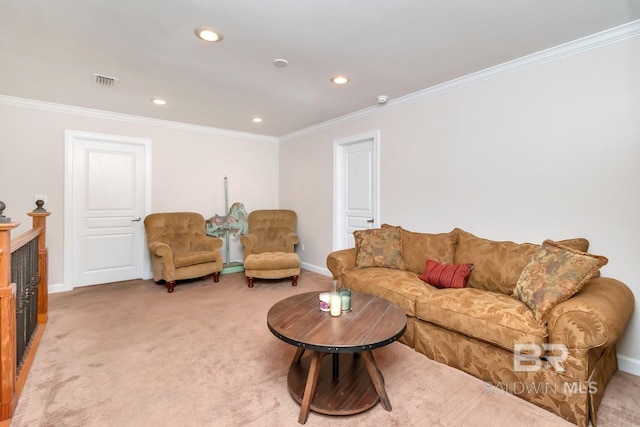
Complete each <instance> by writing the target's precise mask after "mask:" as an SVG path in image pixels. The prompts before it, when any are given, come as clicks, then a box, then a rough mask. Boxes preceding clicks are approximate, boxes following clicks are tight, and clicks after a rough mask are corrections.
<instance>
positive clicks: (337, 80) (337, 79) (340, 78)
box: [331, 76, 349, 85]
mask: <svg viewBox="0 0 640 427" xmlns="http://www.w3.org/2000/svg"><path fill="white" fill-rule="evenodd" d="M331 82H333V83H335V84H337V85H343V84H346V83H349V79H348V78H347V77H345V76H335V77H334V78H332V79H331Z"/></svg>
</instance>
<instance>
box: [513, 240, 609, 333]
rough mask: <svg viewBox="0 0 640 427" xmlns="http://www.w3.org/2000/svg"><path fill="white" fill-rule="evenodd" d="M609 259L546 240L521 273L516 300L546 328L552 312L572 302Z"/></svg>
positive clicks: (515, 292)
mask: <svg viewBox="0 0 640 427" xmlns="http://www.w3.org/2000/svg"><path fill="white" fill-rule="evenodd" d="M607 262H608V259H607V258H605V257H603V256H599V255H592V254H589V253H586V252H582V251H578V250H575V249H571V248H568V247H566V246H562V245H559V244H558V243H556V242H553V241H551V240H545V241H544V242H543V243H542V246H541V247H540V250H539V251H538V253H537V254H536V255H534V257H533V259H532V260H531V262H529V264H528V265H527V266H526V267H525V268H524V270H522V274H521V275H520V278H519V279H518V283H517V284H516V288H515V290H514V292H513V296H514V297H515V298H517V299H519V300H520V301H522V302H523V303H525V304H526V305H527V306H528V307H529V308H530V309H531V310H532V311H533V316H534V318H535V319H536V321H537V322H538V323H540V324H541V325H544V324H545V323H546V321H547V317H548V315H549V313H550V312H551V310H552V309H553V308H554V307H555V306H556V305H558V304H560V303H561V302H563V301H565V300H567V299H569V298H571V297H572V296H573V295H574V294H575V293H576V292H578V291H579V290H580V289H581V288H582V286H584V284H585V283H587V281H588V280H589V279H590V278H592V277H593V276H594V275H596V273H598V270H599V269H600V267H602V266H603V265H606V264H607Z"/></svg>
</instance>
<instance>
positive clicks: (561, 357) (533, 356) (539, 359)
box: [513, 343, 569, 372]
mask: <svg viewBox="0 0 640 427" xmlns="http://www.w3.org/2000/svg"><path fill="white" fill-rule="evenodd" d="M545 354H546V355H545ZM567 357H569V350H568V349H567V346H566V345H564V344H547V343H543V344H533V343H528V344H520V343H515V344H513V370H514V371H515V372H537V371H539V370H540V369H542V368H543V362H545V361H546V362H547V363H548V364H549V365H550V366H551V367H552V368H553V369H554V370H555V371H556V372H564V367H563V366H562V362H564V361H565V360H567ZM544 367H548V366H544Z"/></svg>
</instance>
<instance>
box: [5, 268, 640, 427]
mask: <svg viewBox="0 0 640 427" xmlns="http://www.w3.org/2000/svg"><path fill="white" fill-rule="evenodd" d="M298 283H299V284H298V286H297V287H292V286H291V285H290V282H288V281H273V282H270V281H263V280H258V281H256V284H255V287H254V288H253V289H249V288H247V286H246V283H245V279H244V276H243V274H242V273H235V274H230V275H224V276H222V277H221V279H220V282H219V283H216V284H214V283H213V282H212V280H211V279H208V280H206V281H194V282H190V283H186V284H180V285H178V286H177V287H176V290H175V292H174V293H173V294H168V293H167V292H166V289H165V288H164V287H163V286H158V285H156V284H154V283H153V282H152V281H132V282H122V283H115V284H108V285H100V286H92V287H86V288H80V289H76V290H74V291H72V292H67V293H62V294H54V295H51V296H50V299H49V313H50V315H49V316H50V317H49V319H50V320H49V324H48V325H47V328H46V330H45V334H44V337H43V339H42V342H41V344H40V349H39V350H38V354H37V356H36V359H35V361H34V365H33V367H32V370H31V373H30V375H29V378H28V380H27V383H26V385H25V388H24V391H23V393H22V397H21V400H20V402H19V404H18V407H17V409H16V413H15V416H14V418H13V421H12V423H11V425H12V426H13V427H18V426H83V427H89V426H101V427H102V426H119V427H120V426H154V427H155V426H261V427H262V426H278V427H280V426H296V425H299V424H298V423H297V418H298V413H299V409H300V406H299V405H298V404H297V403H296V402H295V401H294V400H293V399H292V398H291V397H290V396H289V393H288V391H287V385H286V381H287V380H286V376H287V370H288V365H289V363H290V361H291V358H292V356H293V353H294V348H293V347H292V346H290V345H288V344H286V343H284V342H282V341H280V340H278V339H277V338H275V337H274V336H273V335H272V334H271V333H270V332H269V330H268V329H267V326H266V315H267V311H268V309H269V308H270V307H271V305H272V304H274V303H275V302H277V301H279V300H280V299H282V298H285V297H287V296H289V295H292V294H294V293H301V292H308V291H312V290H320V289H328V288H329V285H330V279H329V278H328V277H324V276H321V275H318V274H315V273H311V272H308V271H303V272H302V275H301V276H300V279H299V282H298ZM375 355H376V360H377V362H378V365H379V367H380V370H381V371H382V373H383V375H384V377H385V382H386V387H387V392H388V394H389V398H390V400H391V403H392V405H393V410H392V411H391V412H387V411H385V410H384V409H383V408H382V407H381V406H380V405H377V406H375V407H374V408H372V409H371V410H369V411H367V412H365V413H362V414H358V415H353V416H349V417H331V416H326V415H320V414H316V413H313V412H312V413H311V414H310V415H309V420H308V422H307V424H306V425H308V426H310V427H313V426H371V425H378V426H483V427H487V426H515V425H518V426H523V425H532V426H533V425H536V426H567V425H571V424H569V423H567V422H565V421H563V420H562V419H561V418H559V417H557V416H555V415H553V414H551V413H550V412H547V411H545V410H542V409H540V408H538V407H536V406H534V405H532V404H529V403H527V402H525V401H524V400H522V399H519V398H517V397H514V396H511V395H508V394H505V393H502V392H493V393H492V392H490V391H489V388H488V387H487V386H486V384H485V383H483V382H482V381H480V380H478V379H476V378H474V377H471V376H469V375H467V374H465V373H463V372H460V371H458V370H455V369H453V368H450V367H447V366H445V365H442V364H439V363H435V362H433V361H431V360H429V359H428V358H426V357H425V356H423V355H421V354H419V353H416V352H414V351H413V350H411V349H410V348H408V347H406V346H404V345H402V344H400V343H393V344H391V345H389V346H387V347H384V348H381V349H378V350H376V351H375ZM639 399H640V378H639V377H635V376H633V375H629V374H625V373H622V372H618V373H617V374H616V376H615V377H614V379H613V381H612V383H611V385H610V387H609V388H608V389H607V392H606V394H605V397H604V402H603V405H602V408H601V411H600V418H599V423H598V425H599V426H603V427H606V426H634V425H635V426H637V425H640V409H638V401H639Z"/></svg>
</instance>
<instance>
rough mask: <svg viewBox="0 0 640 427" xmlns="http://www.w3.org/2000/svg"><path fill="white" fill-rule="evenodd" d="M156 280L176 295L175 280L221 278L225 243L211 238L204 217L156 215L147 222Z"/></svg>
mask: <svg viewBox="0 0 640 427" xmlns="http://www.w3.org/2000/svg"><path fill="white" fill-rule="evenodd" d="M144 227H145V230H146V232H147V244H148V246H149V253H150V254H151V266H152V269H153V280H154V281H156V282H161V281H164V282H165V283H166V285H167V292H173V290H174V287H175V284H176V280H184V279H194V278H197V277H204V276H207V275H209V274H213V281H214V282H217V281H218V280H219V279H220V271H221V270H222V264H223V262H222V253H221V252H220V248H221V247H222V240H221V239H218V238H215V237H209V236H207V234H206V231H205V220H204V218H203V217H202V215H200V214H198V213H193V212H171V213H156V214H151V215H148V216H147V217H146V218H145V219H144Z"/></svg>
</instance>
